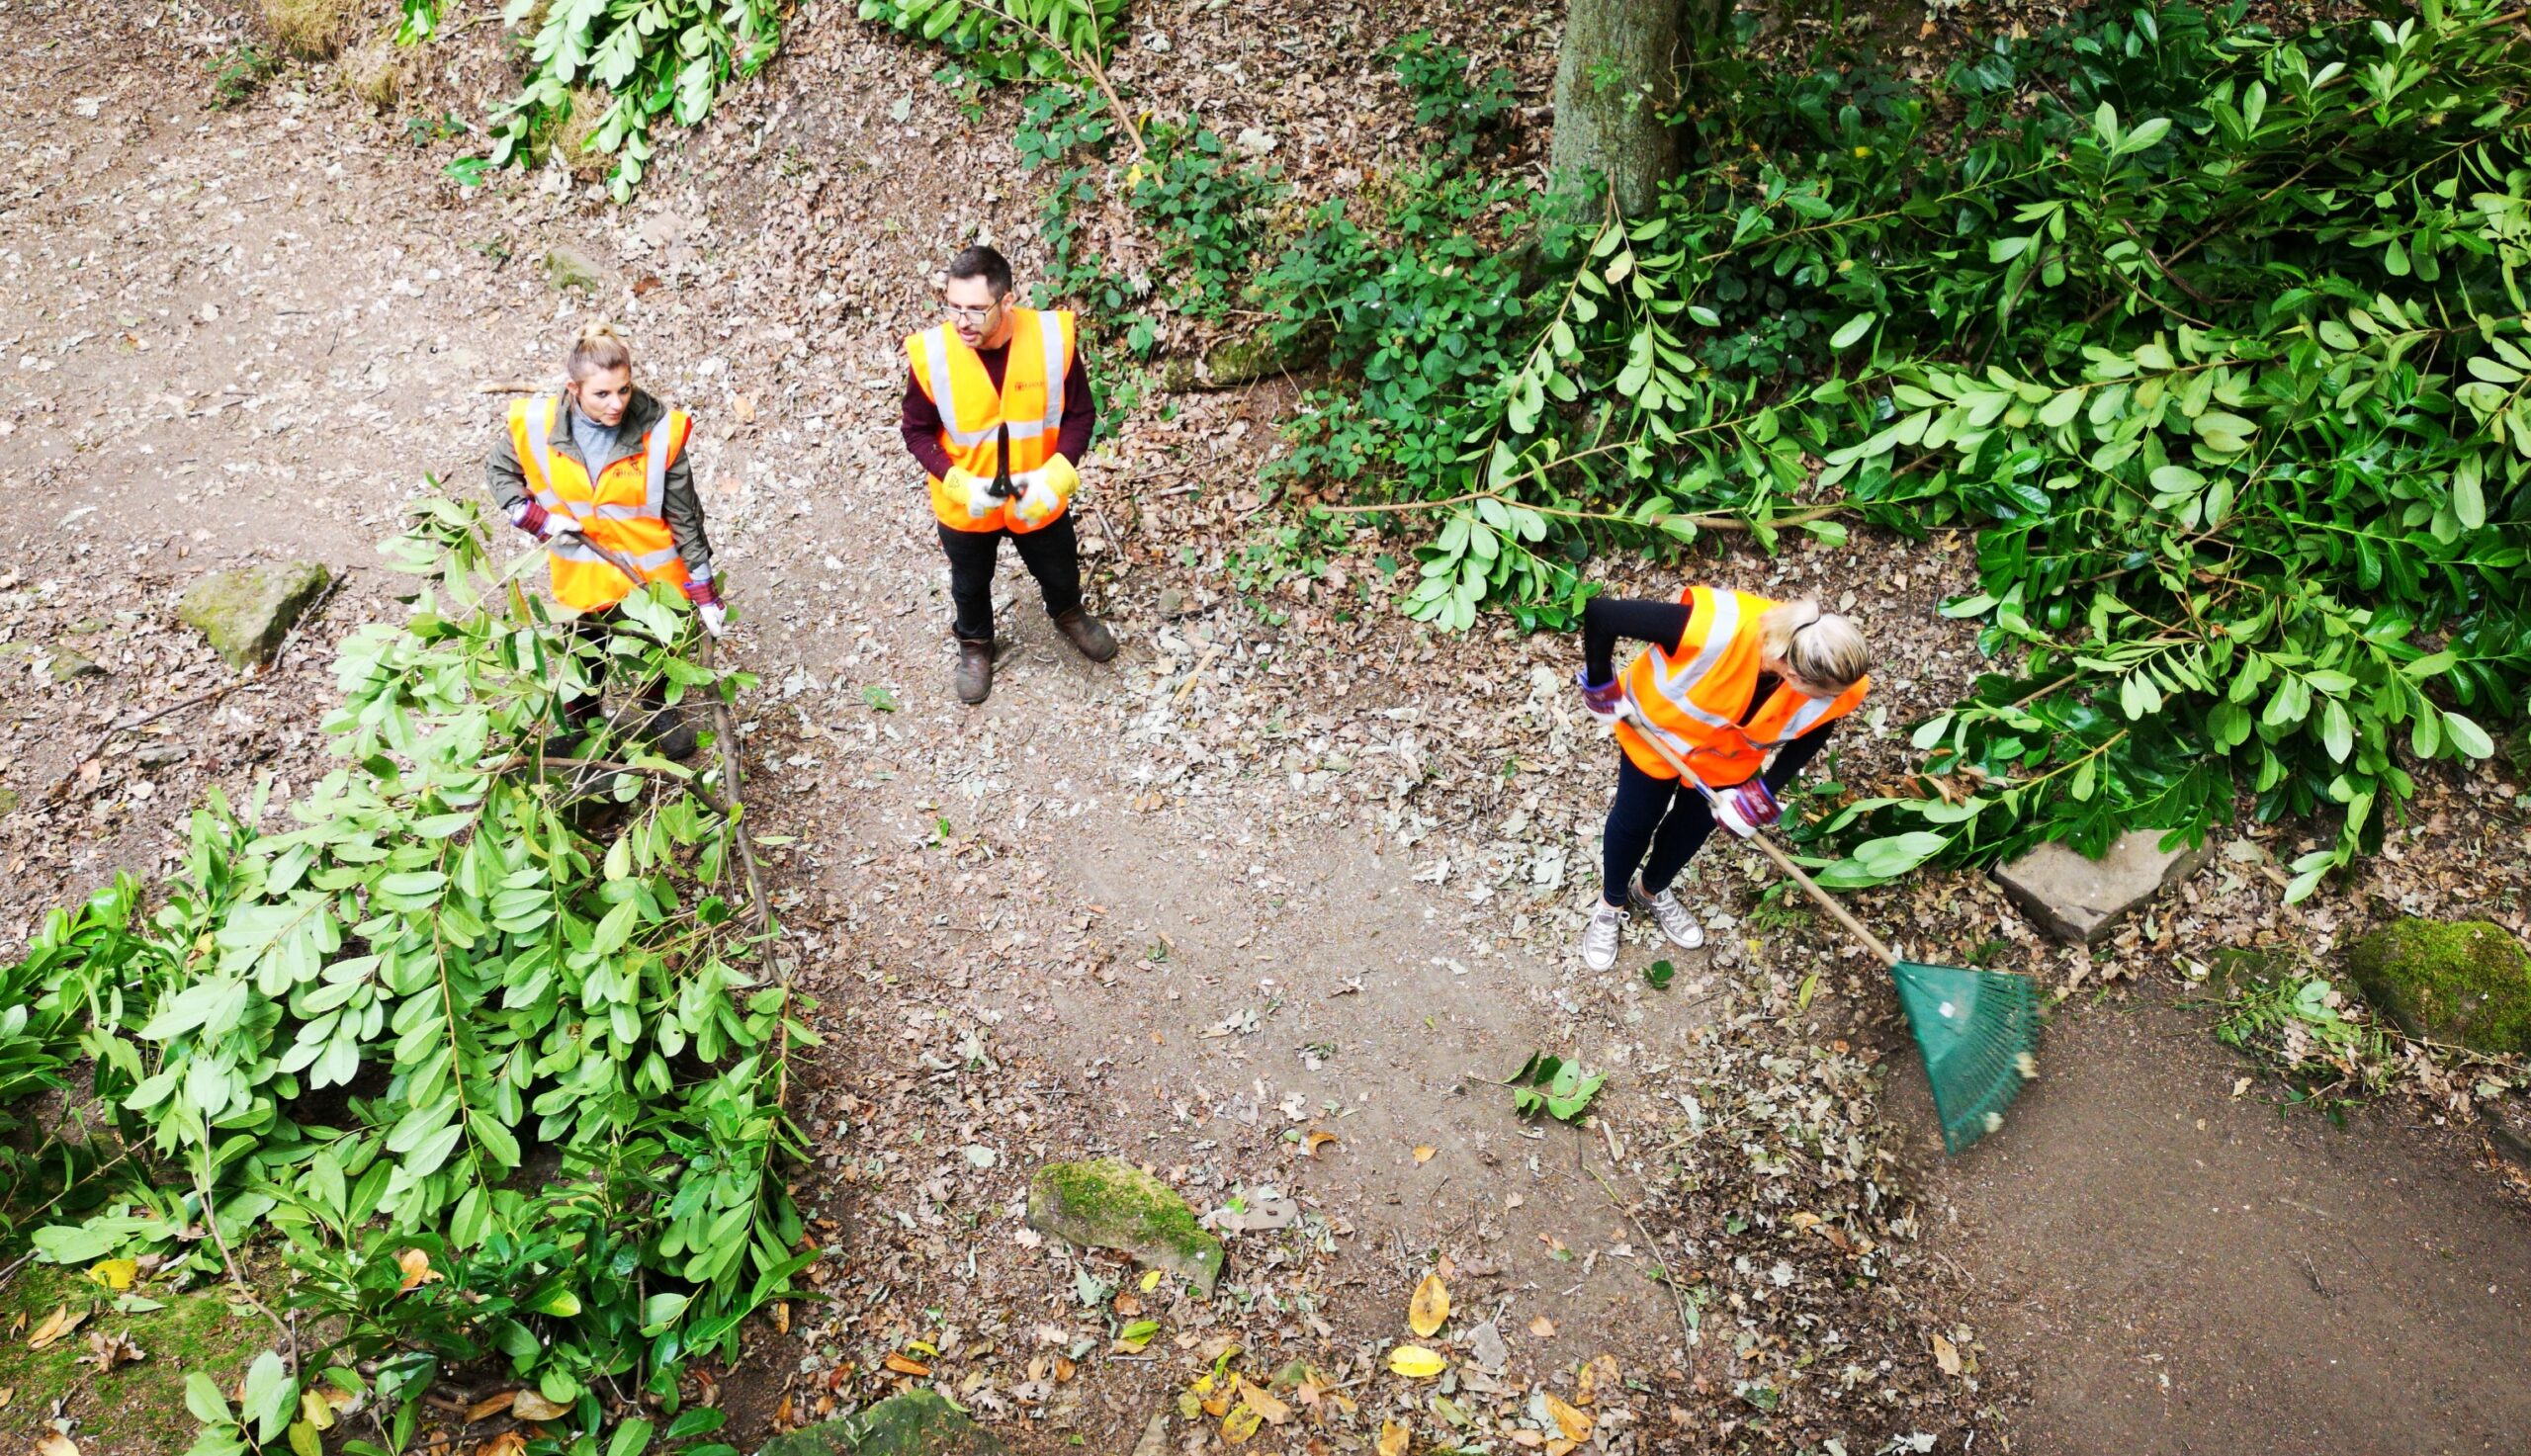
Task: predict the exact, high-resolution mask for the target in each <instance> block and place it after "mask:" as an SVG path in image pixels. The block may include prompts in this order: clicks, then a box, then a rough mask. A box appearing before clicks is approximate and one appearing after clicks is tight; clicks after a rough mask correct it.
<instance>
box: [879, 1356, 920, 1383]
mask: <svg viewBox="0 0 2531 1456" xmlns="http://www.w3.org/2000/svg"><path fill="white" fill-rule="evenodd" d="M885 1363H886V1364H887V1367H888V1368H889V1369H890V1370H893V1371H895V1372H896V1373H897V1374H899V1375H912V1376H915V1377H916V1378H917V1379H918V1378H920V1377H922V1376H925V1375H929V1374H930V1373H931V1367H930V1366H928V1365H925V1364H924V1363H922V1362H921V1361H920V1360H909V1359H907V1358H906V1357H905V1356H903V1355H890V1356H889V1357H888V1358H887V1360H886V1362H885Z"/></svg>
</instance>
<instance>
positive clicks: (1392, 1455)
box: [1375, 1420, 1413, 1456]
mask: <svg viewBox="0 0 2531 1456" xmlns="http://www.w3.org/2000/svg"><path fill="white" fill-rule="evenodd" d="M1412 1438H1413V1437H1412V1433H1411V1432H1409V1431H1408V1430H1407V1428H1406V1424H1405V1422H1403V1421H1398V1420H1383V1421H1381V1422H1380V1443H1379V1445H1378V1446H1377V1447H1376V1448H1375V1451H1376V1456H1406V1443H1407V1441H1409V1440H1410V1439H1412Z"/></svg>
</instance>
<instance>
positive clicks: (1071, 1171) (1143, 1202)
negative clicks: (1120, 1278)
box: [1028, 1157, 1222, 1297]
mask: <svg viewBox="0 0 2531 1456" xmlns="http://www.w3.org/2000/svg"><path fill="white" fill-rule="evenodd" d="M1028 1227H1029V1228H1031V1229H1034V1230H1036V1231H1037V1232H1038V1233H1040V1234H1052V1235H1054V1236H1055V1237H1056V1238H1058V1239H1063V1240H1066V1241H1069V1242H1073V1243H1078V1244H1081V1245H1083V1246H1085V1247H1089V1248H1113V1249H1118V1250H1121V1251H1123V1252H1125V1253H1129V1254H1132V1255H1133V1256H1134V1257H1135V1258H1136V1259H1138V1260H1140V1261H1141V1262H1143V1263H1145V1264H1148V1265H1150V1266H1152V1267H1153V1268H1158V1269H1166V1270H1168V1271H1169V1272H1171V1273H1173V1274H1178V1275H1180V1276H1182V1277H1183V1278H1185V1279H1186V1280H1187V1282H1189V1283H1191V1284H1193V1285H1194V1286H1195V1290H1196V1292H1197V1293H1199V1294H1202V1295H1205V1296H1206V1297H1210V1296H1211V1294H1212V1292H1213V1285H1214V1283H1215V1281H1217V1280H1219V1279H1220V1278H1221V1273H1222V1242H1221V1241H1220V1240H1219V1239H1216V1238H1214V1237H1213V1236H1212V1235H1210V1234H1207V1233H1205V1232H1204V1230H1203V1228H1202V1227H1201V1226H1200V1225H1198V1224H1197V1223H1196V1222H1195V1211H1194V1210H1193V1209H1190V1208H1188V1207H1187V1206H1186V1200H1184V1199H1182V1198H1180V1197H1178V1195H1177V1194H1176V1193H1175V1192H1173V1191H1171V1189H1170V1187H1169V1185H1168V1184H1166V1183H1164V1182H1162V1181H1161V1180H1160V1179H1158V1178H1155V1177H1153V1176H1152V1175H1151V1174H1149V1173H1147V1172H1144V1171H1143V1170H1142V1169H1140V1168H1137V1167H1134V1166H1133V1165H1131V1164H1130V1163H1125V1162H1120V1161H1118V1160H1116V1159H1115V1158H1112V1157H1101V1158H1097V1159H1095V1160H1093V1161H1090V1162H1057V1163H1049V1164H1047V1165H1046V1166H1044V1167H1041V1168H1039V1169H1037V1175H1036V1176H1035V1177H1034V1178H1031V1179H1029V1181H1028Z"/></svg>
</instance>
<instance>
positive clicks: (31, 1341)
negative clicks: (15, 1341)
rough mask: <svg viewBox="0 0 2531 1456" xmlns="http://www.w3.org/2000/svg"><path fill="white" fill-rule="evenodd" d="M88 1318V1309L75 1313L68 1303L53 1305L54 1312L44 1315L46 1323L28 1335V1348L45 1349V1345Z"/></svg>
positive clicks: (77, 1326)
mask: <svg viewBox="0 0 2531 1456" xmlns="http://www.w3.org/2000/svg"><path fill="white" fill-rule="evenodd" d="M87 1318H88V1312H87V1311H86V1310H81V1311H79V1312H78V1313H77V1314H73V1313H71V1310H70V1307H69V1306H68V1305H55V1306H53V1307H52V1313H51V1314H49V1315H46V1316H44V1323H43V1324H42V1325H39V1326H37V1327H36V1332H35V1333H33V1334H30V1335H28V1336H27V1348H28V1349H31V1350H40V1349H43V1348H44V1346H45V1345H48V1344H50V1343H52V1342H53V1341H54V1340H56V1339H59V1338H61V1337H62V1336H63V1335H65V1334H68V1333H69V1332H70V1331H71V1330H73V1329H76V1328H79V1326H80V1325H81V1323H82V1322H84V1321H86V1319H87Z"/></svg>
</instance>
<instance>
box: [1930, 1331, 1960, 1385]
mask: <svg viewBox="0 0 2531 1456" xmlns="http://www.w3.org/2000/svg"><path fill="white" fill-rule="evenodd" d="M1934 1363H1935V1364H1937V1365H1940V1366H1941V1367H1942V1373H1943V1374H1945V1375H1958V1374H1959V1373H1960V1346H1958V1345H1956V1344H1953V1343H1952V1342H1951V1341H1950V1340H1947V1339H1945V1338H1943V1337H1942V1336H1941V1335H1939V1334H1937V1335H1935V1336H1934Z"/></svg>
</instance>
